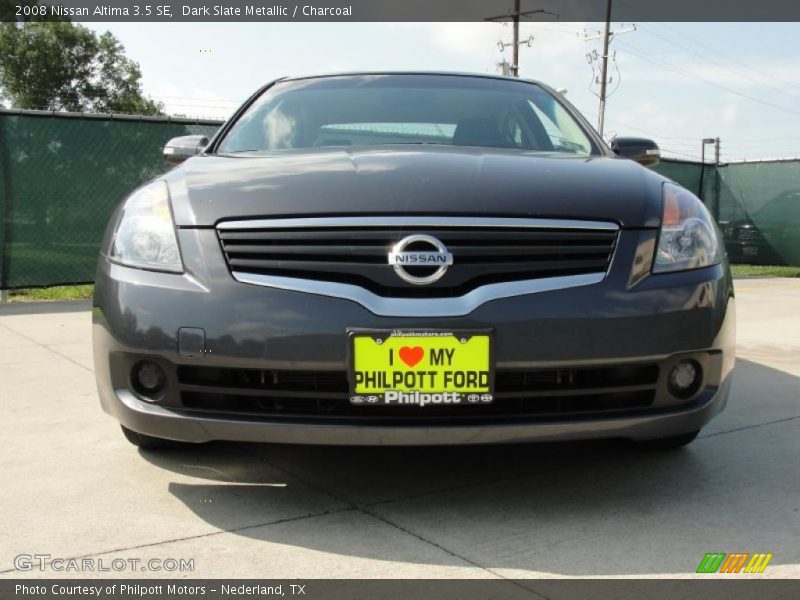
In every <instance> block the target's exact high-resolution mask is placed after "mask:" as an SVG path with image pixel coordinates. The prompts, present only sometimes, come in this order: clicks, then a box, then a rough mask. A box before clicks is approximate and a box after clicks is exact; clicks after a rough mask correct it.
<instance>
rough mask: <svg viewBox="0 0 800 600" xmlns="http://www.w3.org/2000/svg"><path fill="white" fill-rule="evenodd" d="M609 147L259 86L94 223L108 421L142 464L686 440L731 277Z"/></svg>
mask: <svg viewBox="0 0 800 600" xmlns="http://www.w3.org/2000/svg"><path fill="white" fill-rule="evenodd" d="M614 147H615V150H616V152H615V151H613V150H612V149H610V148H608V147H607V146H606V145H605V143H604V142H603V141H602V140H601V139H600V138H599V136H598V135H597V134H596V133H595V132H594V130H593V129H592V128H591V126H589V125H588V124H587V123H586V121H585V120H584V119H583V118H582V117H581V116H580V114H578V112H577V111H576V110H575V109H574V108H573V107H572V106H571V105H570V104H569V103H567V102H566V101H565V99H564V98H563V97H562V96H561V95H560V94H558V93H556V92H554V91H553V90H551V89H550V88H548V87H546V86H544V85H541V84H538V83H536V82H532V81H525V80H519V79H509V78H501V77H492V76H476V75H458V74H419V73H417V74H415V73H404V74H386V73H383V74H382V73H366V74H349V75H337V76H327V77H309V78H298V79H283V80H279V81H277V82H273V83H271V84H269V85H267V86H265V87H264V88H263V89H261V90H259V91H258V92H257V93H256V94H255V95H253V97H251V98H250V99H249V100H248V101H247V102H246V103H245V104H244V105H243V106H242V107H241V108H240V109H239V110H238V112H237V113H236V114H235V115H234V116H233V117H232V118H231V119H230V121H229V122H227V123H226V124H225V125H224V126H223V127H222V128H221V130H220V131H219V132H218V134H217V135H216V136H215V138H214V139H213V140H212V141H211V142H210V143H206V140H201V139H198V138H180V139H177V140H173V141H172V142H171V143H170V144H169V145H168V146H167V148H166V149H165V154H166V155H167V156H168V158H170V159H171V160H173V161H175V162H179V161H181V160H184V159H185V160H184V162H182V164H180V166H178V167H177V168H175V169H174V170H172V171H171V172H169V173H167V174H166V175H164V176H163V177H159V178H158V179H156V180H154V181H151V182H150V183H148V184H146V185H144V186H143V187H141V188H139V189H138V190H136V191H134V192H133V193H132V194H131V195H130V196H129V197H128V199H127V200H125V202H123V203H122V205H121V206H120V208H119V209H118V210H117V212H116V213H115V215H114V216H113V217H112V219H111V221H110V223H109V228H108V232H107V235H106V238H105V241H104V243H103V252H102V256H101V257H100V260H99V263H98V270H97V279H96V289H95V297H94V313H93V314H94V317H93V318H94V359H95V372H96V375H97V382H98V389H99V394H100V400H101V403H102V406H103V408H104V409H105V410H106V411H107V412H108V413H110V414H111V415H113V416H114V417H116V418H117V419H118V420H119V421H120V422H121V423H122V426H123V431H124V432H125V434H126V436H127V437H128V439H130V440H131V441H132V442H133V443H135V444H137V445H139V446H143V447H157V446H160V445H164V444H165V443H166V442H167V441H184V442H206V441H210V440H242V441H259V442H287V443H318V444H466V443H470V444H474V443H492V442H523V441H534V440H564V439H585V438H607V437H620V438H629V439H633V440H638V441H647V442H649V443H650V444H655V445H659V446H666V447H670V446H679V445H682V444H686V443H688V442H690V441H691V440H692V439H694V437H695V436H696V435H697V432H698V431H699V429H700V428H701V427H702V426H703V425H704V424H705V423H707V422H708V421H709V420H710V419H711V418H712V417H713V416H714V415H715V414H717V413H718V412H719V411H720V410H722V408H723V407H724V405H725V403H726V401H727V397H728V392H729V387H730V382H731V372H732V369H733V363H734V320H735V319H734V298H733V286H732V281H731V275H730V270H729V267H728V263H727V259H726V257H725V255H724V249H723V247H722V245H721V244H720V239H719V233H718V231H717V228H716V225H715V224H714V222H713V220H712V219H711V217H710V216H709V213H708V211H707V210H706V209H705V207H704V206H703V204H702V203H701V202H700V201H699V200H698V199H697V198H695V196H693V195H692V194H691V193H689V192H688V191H686V190H685V189H683V188H681V187H679V186H677V185H675V184H674V183H672V182H670V181H669V180H667V179H665V178H664V177H661V176H659V175H657V174H656V173H654V172H652V171H650V170H649V169H647V168H646V167H644V166H642V164H637V162H639V163H643V164H652V163H653V162H655V161H656V160H657V148H656V147H655V145H654V144H652V143H651V142H647V141H645V140H633V139H627V140H626V139H621V140H618V141H617V143H616V145H615V146H614ZM626 156H627V157H629V158H633V159H635V160H629V159H628V158H625V157H626Z"/></svg>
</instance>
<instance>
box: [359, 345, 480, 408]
mask: <svg viewBox="0 0 800 600" xmlns="http://www.w3.org/2000/svg"><path fill="white" fill-rule="evenodd" d="M348 338H349V344H350V346H349V367H350V368H349V378H350V402H351V403H352V404H364V405H369V404H374V405H383V406H404V405H409V406H434V405H452V404H464V405H469V404H488V403H490V402H492V400H493V395H492V388H493V384H494V376H493V375H494V374H493V370H492V337H491V332H489V331H485V330H484V331H440V330H432V331H427V330H426V331H421V330H369V331H365V330H352V331H349V332H348Z"/></svg>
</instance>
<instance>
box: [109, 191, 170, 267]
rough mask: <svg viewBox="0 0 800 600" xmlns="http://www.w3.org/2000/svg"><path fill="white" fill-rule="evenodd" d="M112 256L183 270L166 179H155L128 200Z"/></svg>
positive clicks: (137, 263)
mask: <svg viewBox="0 0 800 600" xmlns="http://www.w3.org/2000/svg"><path fill="white" fill-rule="evenodd" d="M109 257H110V258H111V259H112V260H114V261H115V262H118V263H121V264H123V265H128V266H131V267H141V268H144V269H154V270H157V271H172V272H176V273H180V272H182V271H183V263H182V262H181V253H180V251H179V250H178V239H177V238H176V236H175V224H174V222H173V220H172V211H171V210H170V206H169V190H168V189H167V184H166V182H164V181H154V182H153V183H150V184H148V185H146V186H144V187H143V188H140V189H139V190H137V191H135V192H134V193H133V194H132V195H131V196H130V197H129V198H128V199H127V200H126V201H125V206H124V208H123V212H122V217H121V218H120V220H119V223H118V224H117V231H116V232H115V233H114V241H113V243H112V244H111V250H110V251H109Z"/></svg>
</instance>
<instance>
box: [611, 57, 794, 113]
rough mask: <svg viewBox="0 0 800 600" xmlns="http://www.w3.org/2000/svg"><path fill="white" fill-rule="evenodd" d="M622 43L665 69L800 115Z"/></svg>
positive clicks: (645, 59) (641, 58)
mask: <svg viewBox="0 0 800 600" xmlns="http://www.w3.org/2000/svg"><path fill="white" fill-rule="evenodd" d="M620 45H622V46H624V47H625V48H627V52H628V53H629V54H631V55H633V56H636V57H637V58H639V59H640V60H644V61H648V62H652V63H654V64H657V65H659V66H661V67H663V68H665V69H669V70H671V71H675V72H677V73H681V74H683V75H685V76H687V77H690V78H692V79H695V80H697V81H699V82H700V83H704V84H706V85H709V86H712V87H716V88H719V89H721V90H724V91H726V92H728V93H729V94H733V95H735V96H739V97H741V98H745V99H746V100H751V101H752V102H758V103H759V104H762V105H764V106H768V107H770V108H774V109H776V110H782V111H784V112H787V113H789V114H793V115H797V116H800V111H797V110H792V109H791V108H787V107H785V106H781V105H780V104H774V103H772V102H769V101H767V100H763V99H761V98H757V97H755V96H750V95H749V94H744V93H742V92H737V91H736V90H733V89H731V88H729V87H726V86H723V85H720V84H718V83H714V82H711V81H708V80H707V79H705V78H703V77H701V76H700V75H697V74H696V73H692V72H691V71H687V70H686V69H684V68H682V67H679V66H677V65H674V64H672V63H670V62H667V61H665V60H663V59H660V58H656V57H654V56H648V55H646V54H643V53H641V52H639V51H637V50H635V49H634V48H633V47H631V46H629V45H628V44H625V43H624V42H620Z"/></svg>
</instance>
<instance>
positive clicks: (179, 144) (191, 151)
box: [164, 135, 208, 164]
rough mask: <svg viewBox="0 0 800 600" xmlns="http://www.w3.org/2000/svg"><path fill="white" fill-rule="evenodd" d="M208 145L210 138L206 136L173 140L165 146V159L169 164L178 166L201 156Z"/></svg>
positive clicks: (190, 136) (189, 136)
mask: <svg viewBox="0 0 800 600" xmlns="http://www.w3.org/2000/svg"><path fill="white" fill-rule="evenodd" d="M207 145H208V138H207V137H206V136H204V135H182V136H180V137H176V138H172V139H171V140H170V141H168V142H167V145H166V146H164V158H166V159H167V162H170V163H172V164H178V163H182V162H183V161H185V160H186V159H187V158H191V157H192V156H194V155H195V154H199V153H200V152H201V151H202V150H203V148H205V147H206V146H207Z"/></svg>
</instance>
